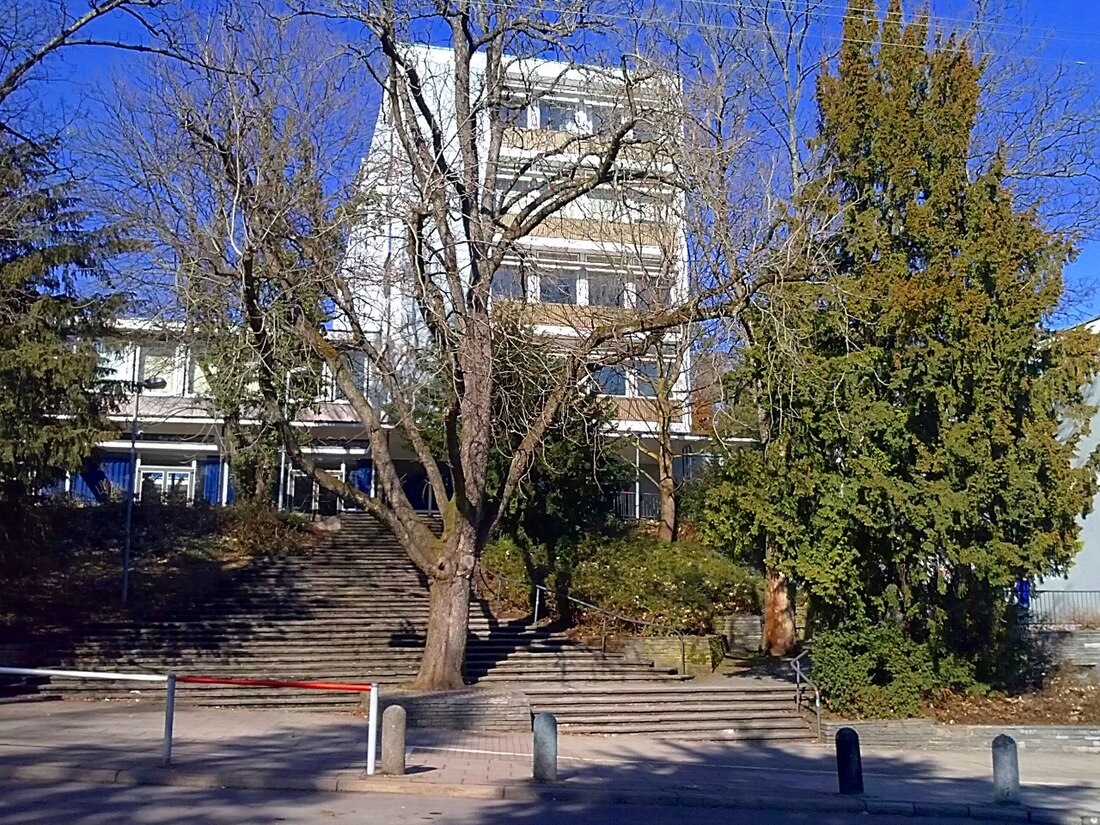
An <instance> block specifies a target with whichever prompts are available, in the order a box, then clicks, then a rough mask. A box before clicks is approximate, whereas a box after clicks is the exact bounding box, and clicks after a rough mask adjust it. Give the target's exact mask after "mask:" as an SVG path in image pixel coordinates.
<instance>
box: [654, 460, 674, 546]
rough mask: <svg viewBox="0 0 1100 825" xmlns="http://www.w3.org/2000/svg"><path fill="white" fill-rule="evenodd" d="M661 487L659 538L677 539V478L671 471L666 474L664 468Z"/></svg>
mask: <svg viewBox="0 0 1100 825" xmlns="http://www.w3.org/2000/svg"><path fill="white" fill-rule="evenodd" d="M659 489H660V492H661V523H660V525H658V527H657V538H658V539H659V540H660V541H675V540H676V518H677V513H676V480H675V479H674V478H673V477H672V472H671V471H669V473H668V475H665V473H664V471H663V470H662V472H661V483H660V485H659Z"/></svg>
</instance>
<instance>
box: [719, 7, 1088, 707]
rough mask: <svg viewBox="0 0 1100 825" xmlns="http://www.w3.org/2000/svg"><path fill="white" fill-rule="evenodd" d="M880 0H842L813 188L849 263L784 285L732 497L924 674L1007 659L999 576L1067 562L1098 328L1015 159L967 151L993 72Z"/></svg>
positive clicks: (820, 601)
mask: <svg viewBox="0 0 1100 825" xmlns="http://www.w3.org/2000/svg"><path fill="white" fill-rule="evenodd" d="M867 5H868V4H867V3H866V2H864V0H859V2H852V3H851V4H850V5H849V10H848V12H847V16H846V18H845V23H844V35H845V38H844V44H843V48H842V50H841V54H840V57H839V61H838V63H837V65H836V66H835V67H834V69H833V70H832V71H830V72H827V73H825V74H824V75H823V76H822V77H821V79H820V82H819V86H818V104H819V110H820V134H819V139H818V148H819V150H820V151H821V153H822V157H823V161H824V172H823V174H822V176H821V178H820V180H818V181H817V183H816V184H815V185H814V186H812V187H810V189H809V190H808V192H807V195H806V196H807V198H808V199H809V200H808V202H810V203H816V204H817V207H815V208H820V209H821V214H822V218H823V219H832V220H834V221H835V223H836V233H835V236H834V237H833V240H832V246H831V254H832V255H833V257H834V262H835V273H836V274H835V277H834V278H833V279H832V280H831V281H830V282H829V283H828V284H825V285H823V286H822V285H817V286H814V287H808V286H804V287H800V288H798V289H788V290H786V292H785V293H784V294H783V295H780V294H778V293H774V294H773V295H772V296H771V297H770V300H771V301H772V302H773V303H774V304H777V303H778V302H780V301H782V302H783V304H784V314H783V317H785V318H788V319H791V318H794V319H797V320H796V321H795V322H794V327H793V328H788V329H786V330H785V331H784V339H783V340H779V339H777V338H776V336H775V334H774V333H772V334H771V335H769V336H767V337H766V338H764V339H762V340H760V341H759V342H758V343H757V345H756V346H755V347H754V348H752V349H751V350H748V351H746V352H745V353H744V361H743V366H742V368H741V370H740V371H739V372H738V373H736V374H734V375H733V376H731V378H730V380H731V382H732V384H733V385H734V386H739V387H748V386H751V385H752V384H753V382H756V386H764V387H765V388H766V392H765V393H764V395H763V397H764V399H765V407H766V409H765V410H764V412H765V414H766V415H767V417H768V419H769V421H770V424H771V427H772V431H773V433H774V434H775V437H774V439H773V443H772V444H771V445H770V447H769V449H768V451H767V453H766V454H760V453H757V454H754V455H747V456H744V457H742V459H741V460H740V461H738V462H734V463H731V467H730V470H729V474H730V477H729V479H728V484H727V486H726V491H725V492H726V495H725V498H724V499H722V500H724V501H725V502H726V504H727V505H729V504H730V503H731V502H732V504H733V506H734V507H735V508H737V512H738V514H737V516H736V517H735V518H733V519H727V522H728V523H730V524H731V526H732V527H733V532H735V533H739V534H740V535H741V536H743V537H744V538H743V539H741V540H742V541H743V542H744V543H749V544H751V543H753V542H756V543H759V541H760V537H761V536H762V535H763V534H765V533H766V534H768V535H769V536H771V537H772V539H773V540H774V541H776V543H777V544H778V545H779V547H780V550H781V553H782V556H783V559H784V561H783V564H784V566H785V568H786V569H787V571H788V572H789V573H790V575H791V576H792V578H793V579H794V580H795V581H796V582H797V583H798V584H799V585H800V587H801V588H802V590H803V591H804V592H805V593H806V594H807V595H808V596H809V600H810V607H811V621H812V623H813V625H814V626H815V627H816V629H817V631H818V632H819V633H821V632H822V631H827V630H829V629H833V630H837V629H842V630H843V631H844V633H847V634H848V635H846V636H843V637H842V638H843V639H846V640H847V642H845V643H846V644H849V645H850V646H852V647H854V648H860V650H853V651H849V652H852V653H859V655H860V656H862V655H864V654H868V656H869V657H870V658H864V659H861V661H862V662H863V663H864V664H865V665H866V663H867V662H871V664H870V665H868V666H866V667H865V670H866V671H867V672H871V673H876V672H877V675H876V676H874V678H876V679H879V680H882V681H884V682H889V681H890V680H891V679H892V678H894V676H896V675H897V673H895V672H894V671H892V670H891V668H892V667H894V666H893V665H890V663H889V662H885V663H884V662H883V661H882V660H881V659H880V660H876V656H879V655H880V654H878V653H873V652H871V653H868V650H869V649H870V648H871V647H873V644H871V643H870V642H868V641H867V638H862V639H861V634H865V635H866V634H870V635H871V636H874V635H875V634H877V633H878V632H879V631H880V630H882V629H883V628H887V629H889V633H888V634H887V635H886V636H881V635H878V636H877V638H888V639H891V640H894V641H892V642H890V643H889V644H890V645H893V646H895V647H900V648H903V649H904V650H906V651H909V653H907V654H906V655H907V656H910V655H912V656H919V657H920V658H921V661H925V662H926V663H927V666H928V674H927V678H926V677H921V679H919V680H917V681H916V682H914V684H915V685H916V686H917V687H918V688H923V687H929V686H931V685H933V684H935V683H937V682H938V683H939V684H943V683H945V682H950V681H952V680H956V679H957V680H962V681H965V680H966V679H968V678H974V677H976V678H979V679H983V680H996V679H998V678H1002V677H1004V675H1005V674H1003V673H1001V672H999V669H1000V667H1001V665H1002V664H1003V661H1004V660H1003V658H1002V657H1001V656H1000V654H999V652H1000V650H1001V648H1000V646H999V643H1000V642H1001V641H1003V639H1004V635H1005V627H1006V625H1005V620H1006V616H1007V615H1008V611H1007V610H1006V609H1005V607H1006V605H1005V594H1006V592H1008V590H1009V588H1011V586H1012V585H1013V583H1014V582H1016V581H1017V580H1019V579H1022V578H1030V579H1035V578H1036V577H1041V576H1044V575H1050V574H1053V573H1056V572H1058V571H1061V570H1064V569H1065V568H1066V567H1067V566H1068V565H1069V564H1070V563H1071V562H1072V560H1073V557H1074V554H1075V553H1076V552H1077V550H1078V542H1077V534H1078V527H1077V523H1076V519H1077V517H1078V516H1080V515H1081V514H1083V513H1086V512H1087V511H1088V510H1089V508H1090V504H1091V500H1092V496H1093V494H1094V492H1095V490H1096V480H1095V474H1094V469H1093V467H1092V466H1091V463H1090V466H1079V465H1078V467H1077V468H1075V467H1074V464H1073V458H1074V453H1075V449H1076V445H1077V441H1078V436H1077V435H1071V436H1069V437H1063V438H1061V439H1059V438H1058V437H1057V433H1058V432H1059V429H1060V423H1061V422H1063V421H1065V420H1066V419H1073V420H1077V421H1084V420H1087V417H1088V414H1089V412H1091V410H1088V409H1087V408H1086V407H1085V405H1084V402H1083V399H1082V396H1081V391H1080V388H1081V387H1082V386H1083V385H1084V383H1085V381H1086V380H1087V379H1088V377H1089V376H1090V375H1091V374H1092V373H1093V372H1094V371H1095V370H1096V369H1097V366H1098V360H1097V343H1096V341H1095V338H1094V336H1092V335H1090V334H1089V333H1087V332H1085V331H1084V330H1077V331H1069V332H1062V333H1052V332H1050V331H1049V330H1048V329H1047V328H1046V327H1045V323H1046V321H1047V319H1048V318H1049V316H1050V314H1051V312H1052V311H1053V310H1054V309H1055V307H1056V305H1057V304H1058V301H1059V299H1060V297H1061V294H1062V279H1061V268H1062V265H1063V263H1064V262H1065V261H1066V260H1067V258H1068V256H1069V255H1070V254H1071V249H1070V247H1069V246H1068V244H1067V241H1066V239H1064V238H1062V237H1059V236H1057V235H1055V234H1052V233H1050V232H1047V231H1045V230H1044V228H1043V226H1042V222H1041V220H1040V219H1039V217H1038V216H1037V215H1035V214H1033V213H1031V212H1028V211H1023V210H1020V209H1018V208H1016V207H1015V206H1014V203H1013V195H1012V191H1011V188H1010V186H1009V185H1008V183H1007V182H1006V180H1005V175H1004V171H1003V167H1002V165H1001V164H1000V163H999V162H996V161H995V162H993V163H992V164H990V166H989V167H988V168H984V169H975V168H974V167H973V165H972V162H971V151H970V149H971V133H972V130H973V128H974V126H975V123H976V120H977V118H978V117H979V116H980V111H979V93H980V78H981V71H980V68H979V66H978V65H977V64H976V62H975V60H974V58H973V56H972V55H971V53H970V52H969V50H968V49H967V46H966V44H965V42H962V41H960V40H959V39H957V38H956V37H953V36H937V37H935V38H934V40H933V42H932V45H929V33H928V30H927V23H926V19H925V17H924V16H920V17H917V18H916V19H915V20H913V21H912V22H910V23H909V24H908V25H905V24H904V22H903V18H902V10H901V4H900V2H898V0H894V2H891V4H890V6H889V9H888V11H887V13H886V15H885V18H884V19H883V20H882V21H881V22H880V21H879V20H878V19H877V18H876V17H875V15H874V12H873V11H872V10H868V9H867ZM774 310H775V306H770V307H769V306H764V307H762V308H761V311H767V312H771V313H772V314H773V316H777V313H775V312H774ZM771 326H772V328H774V326H775V325H771ZM760 328H761V329H763V330H768V329H769V325H766V324H761V325H760ZM791 342H796V344H797V347H792V346H791ZM1062 429H1065V428H1062ZM720 498H721V497H720ZM747 549H754V548H751V547H750V548H747ZM868 638H869V637H868ZM826 658H827V657H826V655H825V654H824V653H822V655H821V659H822V662H821V663H820V664H821V665H822V667H825V668H826V669H827V663H826V662H825V661H824V660H825V659H826ZM876 661H877V664H876ZM880 665H881V667H880ZM895 665H896V668H895V670H897V671H901V670H904V669H905V667H906V665H905V663H903V662H895ZM817 669H818V664H816V663H815V670H817ZM823 678H826V679H827V678H828V677H827V676H824V674H823ZM865 695H871V694H866V693H865ZM883 710H885V708H884V709H883Z"/></svg>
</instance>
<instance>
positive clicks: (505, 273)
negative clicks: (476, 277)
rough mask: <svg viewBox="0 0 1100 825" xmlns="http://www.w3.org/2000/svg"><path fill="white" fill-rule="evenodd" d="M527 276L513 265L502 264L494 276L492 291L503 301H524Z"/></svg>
mask: <svg viewBox="0 0 1100 825" xmlns="http://www.w3.org/2000/svg"><path fill="white" fill-rule="evenodd" d="M525 280H526V279H525V277H524V276H523V275H522V274H520V272H519V271H517V270H516V269H514V268H512V267H508V266H502V267H500V268H499V269H498V270H497V271H496V274H495V275H494V276H493V283H492V286H491V287H490V293H491V294H492V296H493V297H494V298H499V299H501V300H502V301H522V300H523V296H524V293H525V292H526V291H527V290H526V289H525V283H524V281H525Z"/></svg>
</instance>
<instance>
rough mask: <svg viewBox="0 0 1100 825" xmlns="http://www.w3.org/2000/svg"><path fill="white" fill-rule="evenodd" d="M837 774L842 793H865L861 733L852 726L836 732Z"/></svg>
mask: <svg viewBox="0 0 1100 825" xmlns="http://www.w3.org/2000/svg"><path fill="white" fill-rule="evenodd" d="M836 776H837V779H838V780H839V782H840V792H841V793H842V794H857V795H858V794H861V793H863V760H862V759H861V758H860V755H859V734H858V733H856V732H855V730H853V729H852V728H841V729H840V730H838V731H837V732H836Z"/></svg>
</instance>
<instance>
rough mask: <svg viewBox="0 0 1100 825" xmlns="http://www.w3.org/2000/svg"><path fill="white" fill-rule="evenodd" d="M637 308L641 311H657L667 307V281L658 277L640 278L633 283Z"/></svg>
mask: <svg viewBox="0 0 1100 825" xmlns="http://www.w3.org/2000/svg"><path fill="white" fill-rule="evenodd" d="M635 292H636V295H637V299H638V306H639V307H642V308H643V309H659V308H661V307H667V306H668V300H669V287H668V281H667V280H665V279H663V278H660V277H658V276H640V277H639V278H638V279H637V280H636V281H635Z"/></svg>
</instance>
